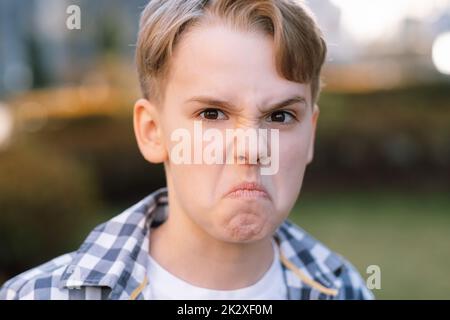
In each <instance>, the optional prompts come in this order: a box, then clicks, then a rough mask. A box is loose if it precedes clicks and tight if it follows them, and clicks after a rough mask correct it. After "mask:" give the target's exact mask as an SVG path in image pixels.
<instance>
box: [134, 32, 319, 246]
mask: <svg viewBox="0 0 450 320" xmlns="http://www.w3.org/2000/svg"><path fill="white" fill-rule="evenodd" d="M164 97H165V98H164V104H163V105H162V106H161V108H159V109H158V110H159V111H158V112H159V114H158V119H159V126H160V130H161V131H160V132H161V140H162V145H164V148H165V154H166V155H167V158H166V159H165V160H164V164H165V169H166V174H167V180H168V187H169V195H170V193H173V194H176V197H175V198H174V199H170V201H177V202H178V203H177V204H172V206H173V207H176V208H178V209H179V211H180V212H177V213H176V214H175V217H176V216H177V215H179V214H182V215H184V218H187V219H189V220H190V221H191V222H193V224H192V225H193V226H196V228H197V229H199V230H201V231H204V232H205V233H206V234H208V235H209V236H211V237H213V238H214V239H216V240H221V241H225V242H239V243H245V242H247V243H248V242H252V241H257V240H261V239H263V238H267V237H269V236H271V235H272V234H273V232H274V231H275V229H276V228H277V227H278V226H279V225H280V224H281V223H282V221H283V220H284V219H285V218H286V217H287V216H288V215H289V212H290V211H291V209H292V207H293V205H294V203H295V201H296V199H297V197H298V195H299V192H300V189H301V185H302V180H303V175H304V171H305V167H306V165H307V163H308V162H309V161H310V160H311V159H312V150H313V142H314V131H315V126H316V120H317V115H318V110H317V109H316V108H315V109H313V108H312V106H311V89H310V85H309V84H301V83H296V82H291V81H288V80H286V79H284V78H283V77H281V76H280V75H279V74H278V73H277V71H276V68H275V62H274V50H273V41H272V39H271V38H270V37H269V36H267V35H264V34H262V33H259V32H249V31H237V30H234V29H231V28H229V27H227V26H224V25H221V24H217V25H208V26H197V27H195V28H193V29H191V30H189V32H187V33H186V34H184V35H183V36H182V38H181V40H180V42H179V43H178V44H177V47H176V50H175V52H174V56H173V57H172V61H171V66H170V75H169V78H168V82H167V86H166V91H165V94H164ZM289 99H293V100H289ZM287 100H289V102H290V103H288V104H287V105H285V106H281V107H280V106H279V107H278V109H276V110H273V109H272V110H271V109H270V108H271V107H273V106H274V105H276V104H277V103H279V102H281V101H287ZM205 110H206V112H205ZM195 121H202V127H203V129H204V130H206V129H211V128H215V129H217V130H219V131H220V132H223V135H224V136H225V130H226V129H237V128H242V129H248V128H252V129H261V128H263V129H277V130H279V131H278V132H279V141H278V144H279V155H277V156H278V158H279V167H278V170H277V172H276V173H275V174H273V175H261V174H260V165H259V164H250V163H244V164H242V163H240V164H238V163H234V164H205V163H202V164H178V163H177V164H176V163H174V161H172V160H171V156H170V151H171V149H172V148H173V147H174V146H175V144H176V142H175V141H173V139H171V134H172V133H173V132H174V131H175V130H177V129H180V128H183V129H187V130H188V131H189V132H190V134H191V137H192V139H194V122H195ZM268 143H269V142H268ZM270 143H276V142H274V141H271V142H270ZM204 145H205V144H204ZM225 145H226V144H224V148H225V147H226V146H225ZM141 149H142V148H141ZM224 152H225V150H224ZM248 152H250V148H249V150H248ZM245 182H250V183H254V184H253V185H252V184H249V185H247V186H243V187H241V188H240V189H239V188H238V189H239V190H238V191H236V192H234V193H231V194H230V193H229V192H230V190H233V188H234V187H236V186H237V185H239V184H241V183H245ZM257 189H260V190H257ZM261 190H264V191H261ZM170 201H169V204H170Z"/></svg>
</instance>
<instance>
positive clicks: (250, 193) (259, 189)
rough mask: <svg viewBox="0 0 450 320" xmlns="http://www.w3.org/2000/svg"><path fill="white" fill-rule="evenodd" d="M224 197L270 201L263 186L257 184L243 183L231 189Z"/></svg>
mask: <svg viewBox="0 0 450 320" xmlns="http://www.w3.org/2000/svg"><path fill="white" fill-rule="evenodd" d="M226 197H229V198H244V199H258V198H266V199H270V196H269V193H268V192H267V190H266V188H264V186H263V185H261V184H259V183H257V182H243V183H240V184H238V185H236V186H234V187H233V188H231V189H230V190H229V191H228V192H227V193H226Z"/></svg>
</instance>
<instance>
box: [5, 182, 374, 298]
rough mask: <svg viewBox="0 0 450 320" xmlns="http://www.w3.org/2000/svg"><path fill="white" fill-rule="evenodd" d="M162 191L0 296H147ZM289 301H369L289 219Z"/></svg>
mask: <svg viewBox="0 0 450 320" xmlns="http://www.w3.org/2000/svg"><path fill="white" fill-rule="evenodd" d="M166 206H167V189H165V188H162V189H159V190H157V191H156V192H154V193H152V194H151V195H149V196H147V197H146V198H144V199H143V200H141V201H140V202H138V203H137V204H135V205H134V206H132V207H131V208H129V209H127V210H125V211H124V212H123V213H121V214H120V215H118V216H116V217H114V218H113V219H111V220H109V221H107V222H106V223H103V224H101V225H99V226H98V227H96V228H95V229H94V230H93V231H92V232H91V233H90V234H89V236H88V237H87V239H86V240H85V242H84V243H83V244H82V245H81V247H80V248H79V249H78V251H76V252H72V253H68V254H65V255H62V256H60V257H58V258H55V259H53V260H51V261H50V262H47V263H45V264H43V265H41V266H38V267H36V268H34V269H31V270H29V271H26V272H24V273H22V274H20V275H18V276H16V277H15V278H13V279H11V280H9V281H8V282H6V283H5V284H4V286H3V287H2V288H1V289H0V299H62V300H65V299H152V294H151V290H150V284H149V281H148V279H147V270H146V269H147V257H148V244H149V243H148V241H149V240H148V239H149V236H148V235H149V230H150V227H156V226H158V225H160V224H161V223H163V222H164V220H165V218H166V210H165V209H166ZM274 237H275V240H276V241H277V243H278V244H279V247H280V258H281V264H282V269H283V275H284V279H285V284H286V286H287V292H288V298H289V299H293V300H296V299H373V298H374V297H373V295H372V293H371V292H370V291H369V290H368V289H367V288H366V286H365V282H364V281H363V279H362V278H361V276H360V275H359V273H358V272H357V271H356V269H355V268H354V267H353V266H352V265H351V264H350V263H349V262H348V261H346V260H345V259H344V258H342V257H341V256H339V255H337V254H336V253H334V252H332V251H330V250H329V249H328V248H326V247H325V246H324V245H323V244H321V243H320V242H318V241H317V240H315V239H314V238H312V237H311V236H310V235H308V234H307V233H306V232H305V231H303V230H302V229H300V228H299V227H298V226H296V225H294V224H292V223H291V222H289V221H285V222H284V223H283V224H282V225H280V226H279V227H278V229H277V231H276V233H275V235H274Z"/></svg>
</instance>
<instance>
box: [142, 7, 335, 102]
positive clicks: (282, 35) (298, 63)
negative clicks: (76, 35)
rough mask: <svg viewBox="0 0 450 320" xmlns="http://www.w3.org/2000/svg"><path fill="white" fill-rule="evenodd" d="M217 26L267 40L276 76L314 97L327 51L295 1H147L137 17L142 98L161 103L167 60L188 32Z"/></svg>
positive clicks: (309, 18) (312, 22)
mask: <svg viewBox="0 0 450 320" xmlns="http://www.w3.org/2000/svg"><path fill="white" fill-rule="evenodd" d="M208 22H210V23H216V22H222V23H225V24H226V25H229V26H232V27H237V28H239V29H242V30H249V31H262V32H263V33H265V34H268V35H270V36H271V37H272V39H273V41H274V50H275V64H276V70H277V72H278V73H279V74H280V75H281V76H282V77H283V78H285V79H287V80H290V81H294V82H298V83H309V84H310V85H311V96H312V102H313V103H315V102H316V101H317V98H318V96H319V92H320V87H321V81H320V72H321V69H322V66H323V64H324V61H325V58H326V53H327V47H326V43H325V40H324V38H323V36H322V33H321V31H320V29H319V27H318V25H317V23H316V22H315V19H314V17H313V16H312V14H311V13H310V12H309V10H308V9H307V8H306V7H305V6H304V4H303V3H302V2H301V1H299V0H150V1H149V3H148V4H147V6H146V7H145V9H144V11H143V12H142V15H141V20H140V26H139V34H138V39H137V45H136V64H137V70H138V75H139V82H140V86H141V90H142V94H143V96H144V97H145V98H146V99H149V100H151V101H158V102H161V103H162V101H163V100H164V91H165V87H166V83H165V80H166V79H167V78H168V74H169V73H168V72H169V69H170V68H169V65H170V60H171V56H172V54H173V52H174V50H175V47H176V44H177V42H178V41H179V40H180V37H181V36H182V34H183V33H184V32H186V30H187V29H188V28H191V27H193V26H199V25H202V24H205V23H208Z"/></svg>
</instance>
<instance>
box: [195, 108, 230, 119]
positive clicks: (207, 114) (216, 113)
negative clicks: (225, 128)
mask: <svg viewBox="0 0 450 320" xmlns="http://www.w3.org/2000/svg"><path fill="white" fill-rule="evenodd" d="M199 116H200V117H201V118H203V119H205V120H226V119H227V116H226V115H225V113H223V112H222V111H220V110H219V109H214V108H208V109H205V110H203V111H202V112H200V113H199Z"/></svg>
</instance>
